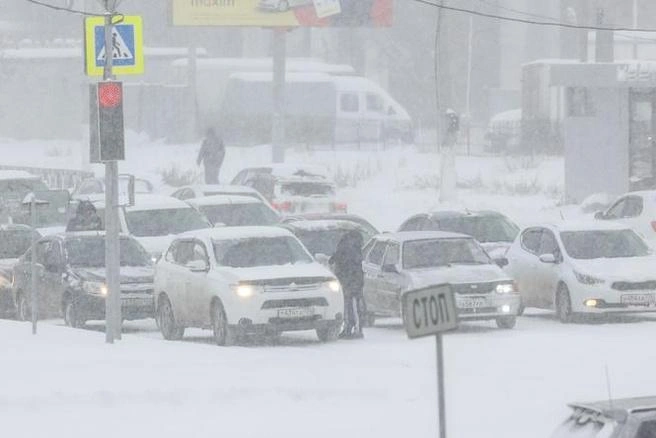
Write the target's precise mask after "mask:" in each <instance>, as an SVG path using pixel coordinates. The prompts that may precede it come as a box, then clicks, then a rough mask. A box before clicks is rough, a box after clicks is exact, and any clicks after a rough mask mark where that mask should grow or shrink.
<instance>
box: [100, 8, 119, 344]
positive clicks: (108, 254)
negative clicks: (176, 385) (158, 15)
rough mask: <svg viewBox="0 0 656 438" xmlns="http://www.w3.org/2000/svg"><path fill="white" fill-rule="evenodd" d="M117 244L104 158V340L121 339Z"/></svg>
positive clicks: (108, 74) (114, 170) (113, 167)
mask: <svg viewBox="0 0 656 438" xmlns="http://www.w3.org/2000/svg"><path fill="white" fill-rule="evenodd" d="M109 3H110V1H109V0H105V9H106V11H105V69H104V73H103V80H105V81H108V80H111V79H113V73H112V67H113V56H112V55H113V51H114V50H113V40H112V30H113V23H112V18H113V16H114V8H113V7H110V5H109ZM119 251H120V247H119V218H118V161H116V160H110V161H106V162H105V264H106V268H105V269H106V275H107V297H106V298H105V341H106V342H107V343H109V344H112V343H114V340H120V339H121V323H122V318H121V290H120V252H119Z"/></svg>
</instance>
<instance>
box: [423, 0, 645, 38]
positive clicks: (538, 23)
mask: <svg viewBox="0 0 656 438" xmlns="http://www.w3.org/2000/svg"><path fill="white" fill-rule="evenodd" d="M414 1H416V2H417V3H422V4H425V5H428V6H433V7H435V8H440V9H444V10H448V11H453V12H461V13H463V14H470V15H476V16H479V17H485V18H493V19H495V20H501V21H511V22H514V23H523V24H532V25H536V26H552V27H563V28H567V29H583V30H600V31H604V30H607V31H625V32H645V33H656V29H649V28H646V29H641V28H632V27H603V26H591V25H580V24H570V23H562V22H549V21H536V20H528V19H524V18H518V17H507V16H504V15H496V14H488V13H486V12H479V11H474V10H471V9H465V8H457V7H455V6H446V5H440V4H437V3H433V2H430V1H428V0H414Z"/></svg>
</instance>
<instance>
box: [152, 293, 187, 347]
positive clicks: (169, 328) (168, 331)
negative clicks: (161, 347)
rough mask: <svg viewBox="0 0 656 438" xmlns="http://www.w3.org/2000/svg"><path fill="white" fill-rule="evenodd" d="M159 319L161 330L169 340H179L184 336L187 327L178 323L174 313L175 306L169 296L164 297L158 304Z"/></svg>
mask: <svg viewBox="0 0 656 438" xmlns="http://www.w3.org/2000/svg"><path fill="white" fill-rule="evenodd" d="M157 320H158V321H159V322H158V325H159V330H160V332H162V336H164V339H166V340H167V341H178V340H180V339H182V337H183V336H184V331H185V328H184V327H181V326H180V325H178V323H177V322H176V320H175V315H174V314H173V306H172V305H171V302H170V301H169V299H168V298H166V297H164V298H162V299H161V300H160V302H159V306H157Z"/></svg>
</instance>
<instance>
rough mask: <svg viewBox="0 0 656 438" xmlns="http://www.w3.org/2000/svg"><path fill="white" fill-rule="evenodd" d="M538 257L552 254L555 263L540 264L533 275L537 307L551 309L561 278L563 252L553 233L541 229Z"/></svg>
mask: <svg viewBox="0 0 656 438" xmlns="http://www.w3.org/2000/svg"><path fill="white" fill-rule="evenodd" d="M539 254H540V255H544V254H553V256H554V258H555V259H556V261H557V263H542V262H540V264H539V268H538V269H537V270H536V273H535V283H536V285H537V288H536V299H537V300H538V305H539V307H542V308H548V307H552V306H553V303H554V297H555V295H556V289H557V288H558V283H559V282H560V278H561V272H560V271H561V269H562V260H563V252H562V249H561V248H560V245H559V244H558V241H557V240H556V236H555V235H554V233H553V231H551V230H549V229H546V228H545V229H543V231H542V234H541V235H540V250H539Z"/></svg>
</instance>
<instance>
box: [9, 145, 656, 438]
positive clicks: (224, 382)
mask: <svg viewBox="0 0 656 438" xmlns="http://www.w3.org/2000/svg"><path fill="white" fill-rule="evenodd" d="M79 149H80V147H79V144H77V143H75V142H63V141H62V142H36V141H35V142H22V143H16V142H13V141H11V140H0V154H2V156H3V163H5V164H14V165H32V166H43V167H63V168H79V167H80V163H81V162H82V158H81V154H80V153H79ZM197 150H198V146H197V145H167V144H164V143H161V142H151V141H149V140H148V139H145V138H142V137H140V136H137V135H130V136H129V137H128V150H127V153H128V157H127V160H126V161H125V162H123V163H121V165H120V170H121V172H124V173H127V172H130V173H135V174H136V175H137V176H140V177H145V178H148V179H150V180H151V181H152V182H154V183H155V184H156V186H157V187H158V188H159V189H160V190H161V191H162V192H168V191H170V190H171V188H170V187H167V186H166V185H165V184H164V183H163V181H162V178H161V173H162V170H164V169H171V168H172V167H174V166H177V167H178V170H179V171H181V172H189V171H191V172H192V173H193V174H194V175H195V176H197V177H200V174H199V172H198V169H197V168H196V167H195V164H194V160H195V154H196V152H197ZM269 156H270V154H269V150H268V148H267V147H261V148H255V149H249V150H242V149H233V148H230V149H229V150H228V154H227V158H226V163H225V166H224V171H223V173H222V180H223V181H225V182H228V181H229V180H230V179H231V178H232V176H233V175H234V174H235V173H236V172H237V171H239V170H240V169H241V168H243V167H246V166H250V165H256V164H265V163H268V161H269ZM288 159H289V161H290V162H297V163H313V164H316V163H320V164H323V165H326V166H327V167H328V168H329V169H330V171H331V172H332V174H333V175H334V176H335V178H336V179H337V180H338V182H340V184H341V185H342V186H343V187H342V189H341V191H340V196H341V197H342V198H343V199H344V200H346V201H348V203H349V209H350V211H352V212H354V213H357V214H361V215H363V216H365V217H367V218H369V219H370V220H371V221H372V222H373V223H374V224H375V225H377V226H378V227H379V228H380V229H381V230H394V229H396V228H397V227H398V225H399V224H400V223H401V221H402V220H404V219H405V218H407V217H408V216H410V215H411V214H414V213H416V212H419V211H426V210H431V209H433V208H438V207H440V206H439V205H438V202H437V200H438V193H439V192H438V187H437V185H438V182H439V178H438V177H437V175H436V173H437V172H436V169H439V161H438V158H437V156H436V155H435V154H426V153H419V152H418V151H416V150H414V149H413V148H403V149H400V148H396V149H391V150H388V151H376V150H369V151H358V152H346V151H338V152H333V151H321V152H308V151H298V150H297V151H290V152H289V154H288ZM457 162H458V177H459V179H458V184H459V187H460V190H459V201H460V204H462V205H463V206H466V207H468V208H471V209H481V208H494V209H497V210H501V211H503V212H505V213H506V214H508V215H509V216H511V217H512V218H513V219H515V220H516V221H517V222H519V223H520V224H526V223H531V222H536V221H541V220H556V219H558V218H559V217H560V216H561V215H562V216H566V217H569V216H571V215H577V214H578V212H577V208H576V207H572V206H567V207H559V206H558V205H559V202H560V199H561V197H562V188H563V184H562V181H563V170H562V161H561V160H560V159H558V158H542V159H528V158H516V159H503V158H490V157H458V161H457ZM93 170H94V171H96V173H98V174H99V175H100V174H101V172H102V168H101V167H95V168H94V169H93ZM654 319H655V320H651V319H649V318H639V317H632V318H629V319H627V320H624V321H614V322H613V323H609V324H598V325H568V326H564V325H561V324H560V323H558V322H556V321H555V320H554V319H553V318H552V317H551V316H550V315H549V314H548V313H534V314H531V315H529V316H526V317H522V318H520V320H519V323H518V326H517V328H516V329H515V330H512V331H502V330H497V329H495V328H493V325H492V324H486V323H481V324H472V325H466V326H464V327H463V328H462V329H461V330H460V331H459V332H457V333H454V334H449V335H448V336H447V338H446V341H445V352H446V375H447V391H448V392H447V400H448V417H449V425H448V426H449V430H450V432H451V434H450V436H452V437H456V438H458V437H460V438H469V437H481V436H485V437H494V438H525V437H527V436H530V437H548V436H549V433H550V431H551V430H553V428H554V427H555V426H556V424H557V423H558V422H559V421H560V420H561V419H562V417H563V416H564V415H565V414H566V413H567V410H566V409H565V404H566V403H567V402H569V401H573V400H588V399H604V398H606V397H607V392H606V377H605V371H604V370H605V368H606V366H607V367H608V369H609V370H610V375H611V380H612V388H613V395H614V396H634V395H649V394H654V393H656V380H655V379H653V378H651V376H652V374H653V370H654V368H655V367H656V351H654V350H653V349H652V348H650V346H651V345H652V344H653V337H654V336H653V333H654V331H655V330H656V317H655V318H654ZM101 330H102V325H92V326H91V327H90V329H89V330H71V329H68V328H66V327H62V324H61V321H49V322H45V323H43V324H41V326H40V331H39V335H38V336H36V337H33V336H31V334H30V332H29V326H28V325H25V324H20V323H16V322H11V321H0V352H2V356H1V357H0V373H1V375H2V376H3V379H2V384H0V430H2V431H3V434H2V436H5V434H4V432H5V431H12V433H11V434H10V435H8V436H12V437H42V436H67V437H81V436H90V435H91V436H95V437H116V436H144V437H145V436H159V437H162V438H167V437H180V436H185V437H195V436H208V435H211V434H221V435H224V434H227V435H228V436H243V437H255V436H258V437H261V436H270V437H286V438H295V437H305V436H313V437H334V436H336V435H340V436H358V437H377V438H388V437H395V438H396V437H401V436H408V435H412V436H417V437H428V436H435V435H436V413H435V408H436V401H435V400H436V390H435V350H434V342H433V340H432V339H424V340H417V341H409V340H407V338H406V337H405V335H404V334H403V331H402V329H401V328H400V326H399V325H398V324H396V325H395V324H391V325H388V326H387V327H383V328H375V329H371V330H369V331H368V332H367V336H366V339H365V340H364V341H349V342H346V341H342V342H338V343H335V344H329V345H323V344H320V343H318V342H317V341H316V340H315V337H314V335H313V334H312V333H309V334H306V333H302V334H290V335H285V336H284V337H283V339H282V341H281V342H280V344H279V345H276V346H267V345H258V344H249V345H247V346H238V347H234V348H229V349H225V348H219V347H216V346H214V345H212V344H211V342H210V341H209V338H208V335H209V333H207V332H202V331H192V332H190V333H189V334H188V337H187V338H186V339H185V341H183V342H165V341H163V340H162V339H161V336H160V335H159V333H158V332H157V331H156V329H155V327H154V324H152V322H141V323H126V331H127V333H126V335H125V337H124V340H123V341H122V342H120V343H118V344H117V345H113V346H108V345H105V344H104V335H103V334H102V333H101Z"/></svg>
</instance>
